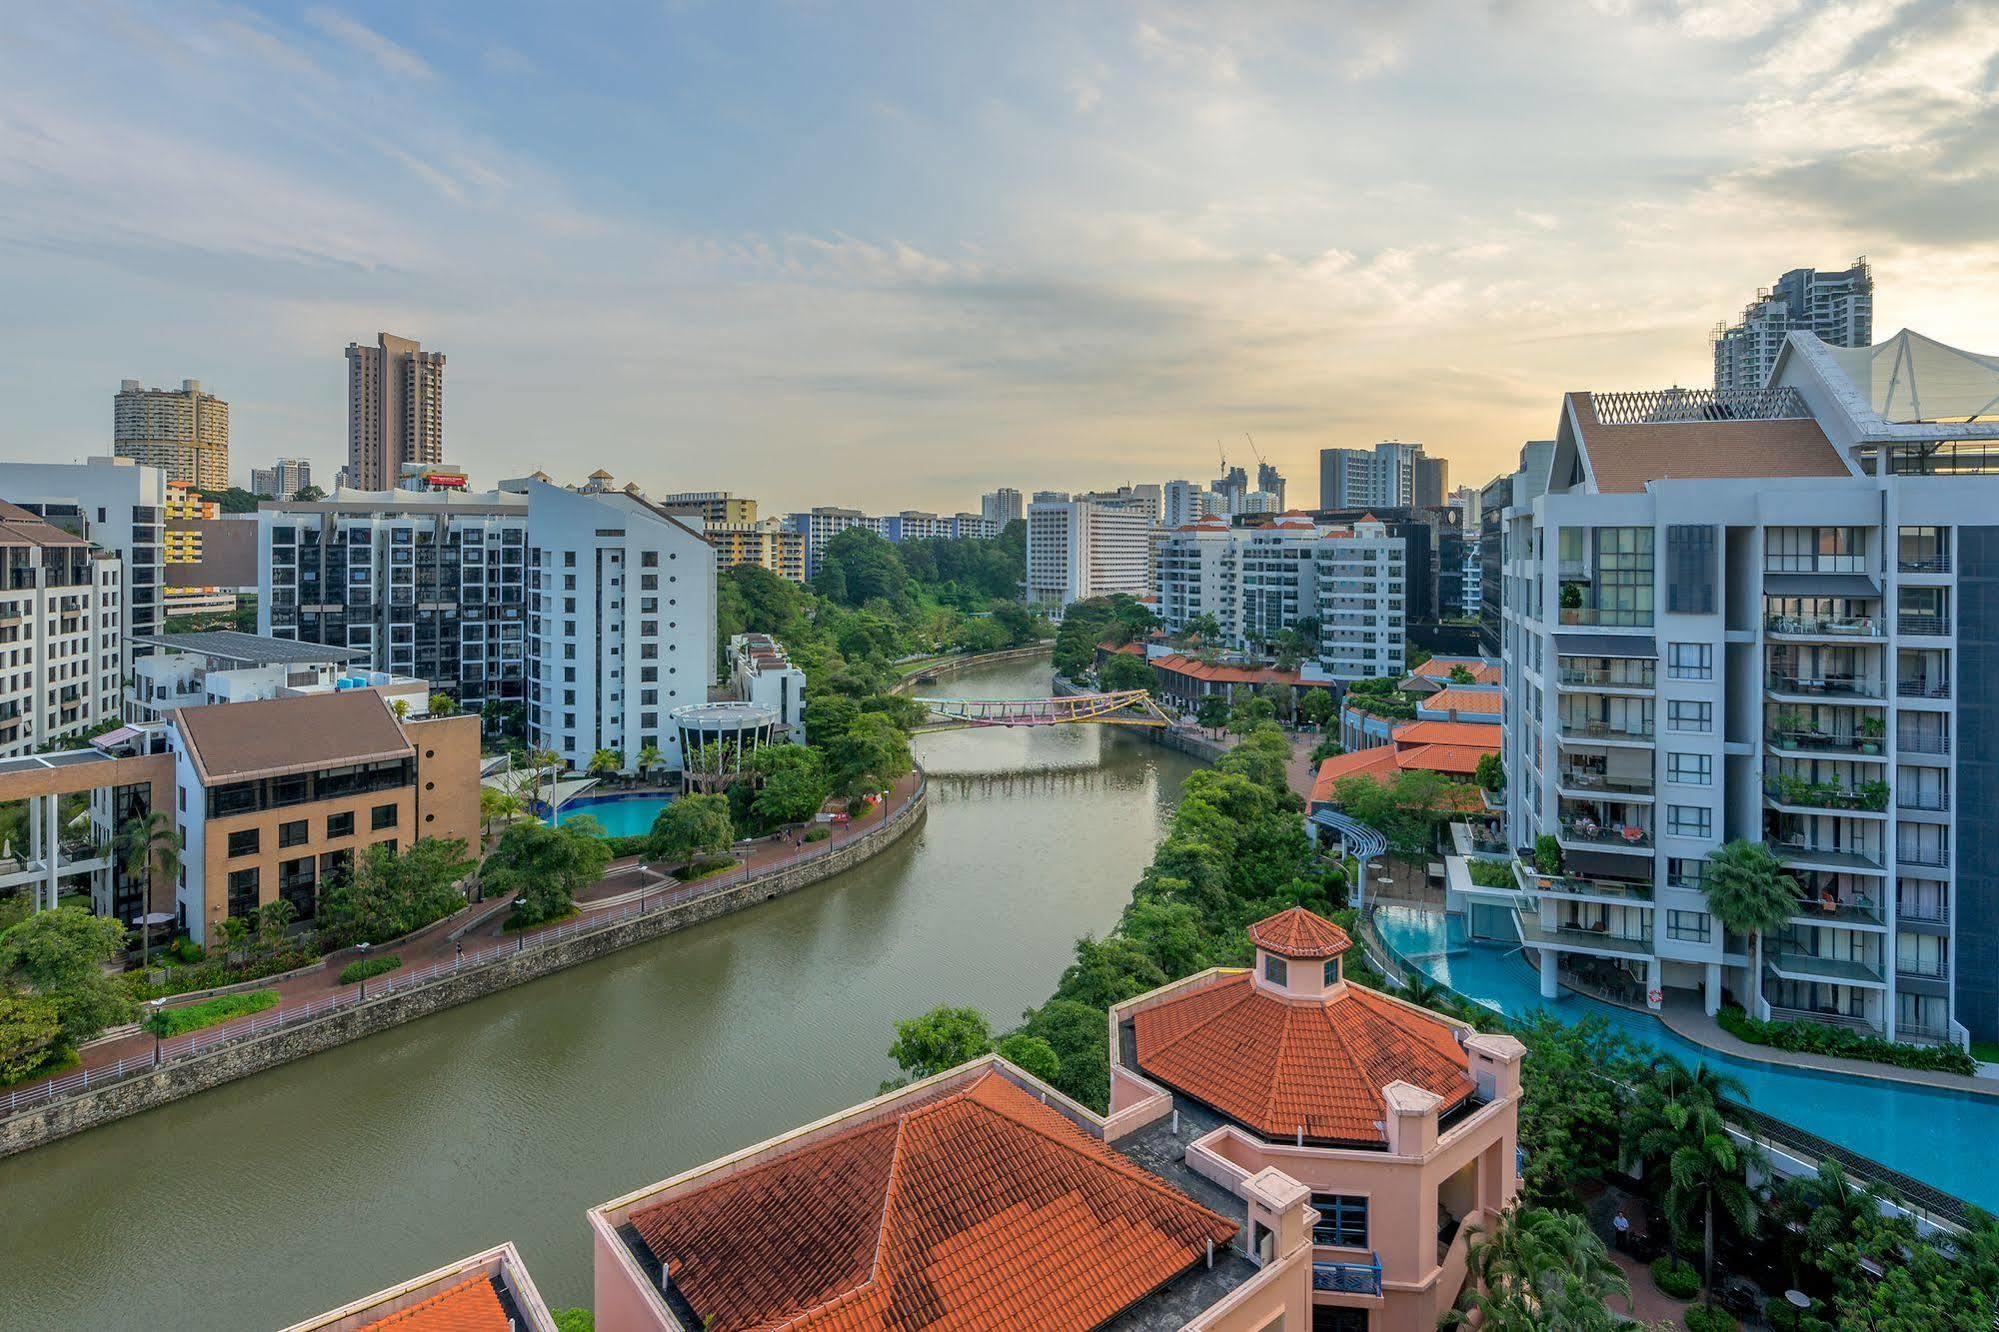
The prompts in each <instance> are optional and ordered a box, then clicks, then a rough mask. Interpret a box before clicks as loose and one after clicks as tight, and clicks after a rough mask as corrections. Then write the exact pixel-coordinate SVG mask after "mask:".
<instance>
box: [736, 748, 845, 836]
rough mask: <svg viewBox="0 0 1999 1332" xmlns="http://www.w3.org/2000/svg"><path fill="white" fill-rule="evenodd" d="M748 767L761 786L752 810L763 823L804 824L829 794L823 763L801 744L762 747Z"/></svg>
mask: <svg viewBox="0 0 1999 1332" xmlns="http://www.w3.org/2000/svg"><path fill="white" fill-rule="evenodd" d="M751 767H752V769H753V770H754V771H755V772H756V774H757V777H758V779H759V780H760V781H761V783H762V785H761V786H759V787H758V789H757V793H756V797H755V800H754V802H753V807H754V808H755V810H756V814H757V817H758V818H760V819H762V820H764V822H765V823H766V824H784V823H803V822H804V821H805V820H807V819H809V818H811V817H812V816H813V815H815V814H817V813H818V812H819V809H820V806H822V805H824V804H825V803H826V797H827V796H828V795H830V794H832V783H831V782H830V781H829V780H828V779H827V776H826V761H825V760H824V759H822V758H821V757H820V756H819V753H818V751H816V750H813V749H808V748H806V747H805V746H803V745H765V746H764V747H763V748H761V749H759V750H758V751H757V752H756V756H755V758H753V759H752V760H751Z"/></svg>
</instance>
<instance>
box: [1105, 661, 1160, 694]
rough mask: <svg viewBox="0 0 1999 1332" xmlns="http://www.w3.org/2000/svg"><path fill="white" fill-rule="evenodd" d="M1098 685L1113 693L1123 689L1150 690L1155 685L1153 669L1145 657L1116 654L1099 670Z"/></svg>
mask: <svg viewBox="0 0 1999 1332" xmlns="http://www.w3.org/2000/svg"><path fill="white" fill-rule="evenodd" d="M1097 683H1098V684H1100V685H1102V686H1103V687H1104V689H1105V690H1106V691H1108V692H1111V693H1116V692H1117V691H1119V690H1122V689H1150V688H1152V685H1153V679H1152V667H1150V666H1148V665H1147V664H1146V661H1145V658H1144V657H1134V656H1132V655H1131V654H1130V653H1126V652H1114V653H1112V654H1111V655H1110V656H1108V657H1106V658H1105V659H1104V664H1103V665H1102V666H1099V667H1098V668H1097Z"/></svg>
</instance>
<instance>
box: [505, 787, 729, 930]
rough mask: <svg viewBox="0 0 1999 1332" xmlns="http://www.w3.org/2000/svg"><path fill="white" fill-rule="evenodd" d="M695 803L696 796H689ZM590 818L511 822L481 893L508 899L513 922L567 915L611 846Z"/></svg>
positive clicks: (608, 857) (607, 861)
mask: <svg viewBox="0 0 1999 1332" xmlns="http://www.w3.org/2000/svg"><path fill="white" fill-rule="evenodd" d="M694 798H696V799H699V798H700V797H694ZM600 832H601V825H599V824H598V823H597V821H596V820H595V819H591V818H576V819H571V820H569V821H568V822H567V823H563V824H560V825H558V826H555V827H551V826H549V825H548V824H546V823H542V822H540V821H538V820H537V821H535V822H531V823H516V824H515V825H514V826H513V827H511V828H509V829H507V831H506V833H505V834H504V835H503V836H501V838H500V844H499V845H498V846H496V847H494V848H493V853H492V854H491V855H489V856H487V857H486V863H485V864H484V865H483V866H481V868H480V871H479V877H480V879H481V881H482V882H483V883H484V884H485V886H486V891H487V892H489V893H491V894H493V895H495V896H499V897H505V896H507V895H508V894H510V893H511V894H513V895H514V912H513V920H514V923H516V924H520V925H539V924H541V923H542V922H543V921H545V920H554V919H556V918H557V917H560V916H566V915H568V914H569V913H570V912H571V911H572V910H574V909H575V905H576V895H577V894H578V893H580V892H582V891H583V890H584V889H586V888H588V887H589V886H590V885H591V884H593V883H595V882H597V880H598V879H600V878H602V877H603V876H604V869H605V867H606V866H607V865H609V864H610V863H611V847H610V843H608V842H606V841H605V840H604V839H603V837H602V836H600V835H599V833H600Z"/></svg>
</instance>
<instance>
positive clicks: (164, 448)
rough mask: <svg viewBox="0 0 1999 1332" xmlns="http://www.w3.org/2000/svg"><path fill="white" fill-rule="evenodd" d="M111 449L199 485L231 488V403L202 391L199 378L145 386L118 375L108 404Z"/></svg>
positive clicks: (122, 455) (170, 476)
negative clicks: (163, 386) (173, 384)
mask: <svg viewBox="0 0 1999 1332" xmlns="http://www.w3.org/2000/svg"><path fill="white" fill-rule="evenodd" d="M111 432H112V452H113V453H114V454H116V455H117V456H118V457H120V458H130V459H131V460H132V461H133V462H136V463H143V464H144V465H146V466H148V467H157V468H159V469H160V470H161V471H162V472H164V473H166V477H167V479H168V480H169V481H184V482H187V483H188V484H190V485H194V486H199V487H200V488H202V489H203V490H226V489H228V488H229V404H228V403H226V402H224V401H223V400H222V399H220V398H218V397H216V396H215V395H214V394H212V393H203V392H202V391H201V381H200V380H198V379H183V380H182V381H181V382H180V387H179V388H178V389H149V388H145V387H143V386H142V385H141V384H140V382H139V381H138V380H136V379H127V380H122V381H120V383H119V386H118V395H117V397H115V398H114V399H113V400H112V408H111Z"/></svg>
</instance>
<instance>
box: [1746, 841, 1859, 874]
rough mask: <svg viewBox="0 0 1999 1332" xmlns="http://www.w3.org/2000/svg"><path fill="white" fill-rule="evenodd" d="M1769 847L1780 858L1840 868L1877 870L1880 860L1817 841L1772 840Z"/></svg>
mask: <svg viewBox="0 0 1999 1332" xmlns="http://www.w3.org/2000/svg"><path fill="white" fill-rule="evenodd" d="M1770 849H1771V850H1772V851H1775V852H1776V853H1777V857H1778V859H1780V860H1809V861H1813V862H1815V863H1817V864H1821V865H1833V866H1836V867H1838V868H1840V869H1864V870H1873V871H1876V872H1879V871H1880V870H1881V869H1882V868H1883V866H1882V864H1881V861H1880V860H1879V859H1878V858H1877V857H1875V856H1870V855H1867V854H1865V853H1863V852H1859V851H1854V850H1851V849H1849V848H1846V847H1836V846H1826V845H1822V844H1820V843H1817V842H1806V841H1772V842H1771V843H1770Z"/></svg>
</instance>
